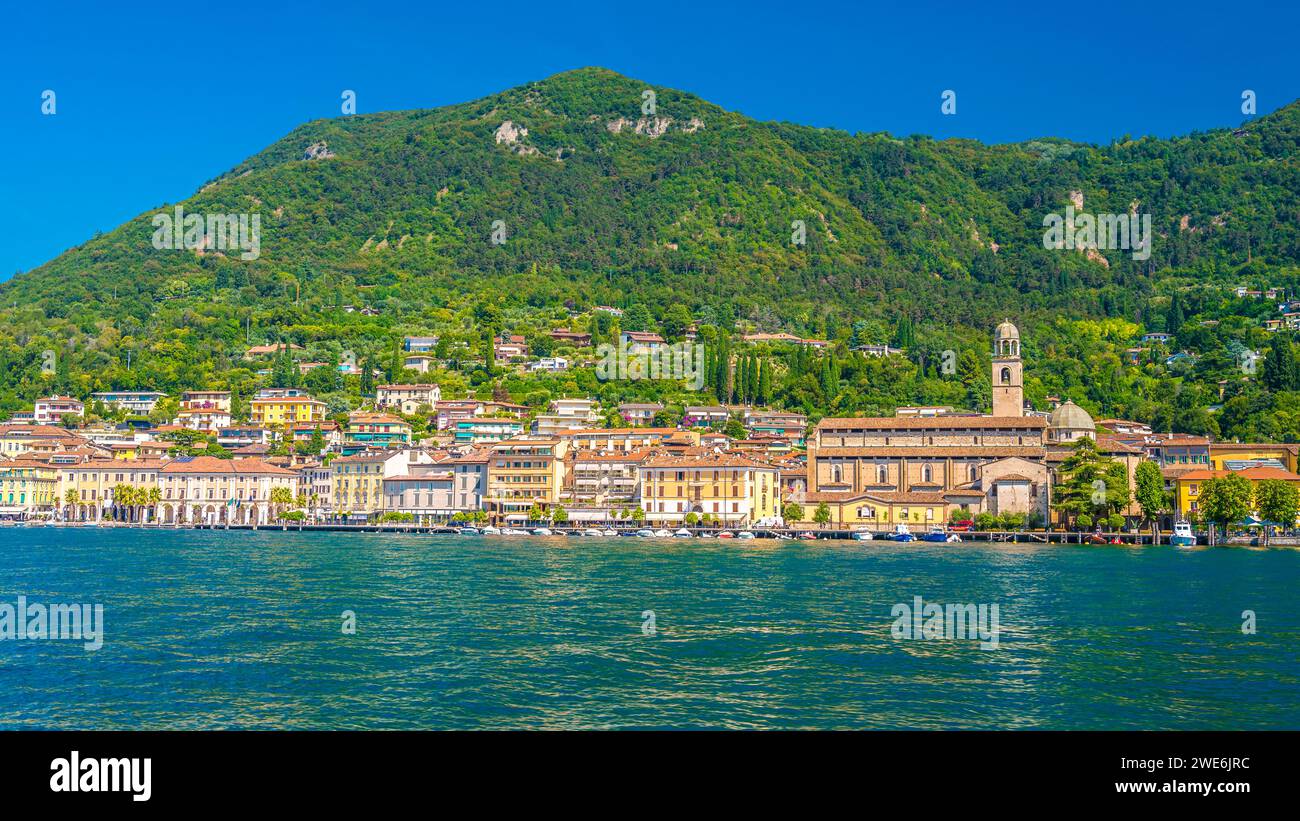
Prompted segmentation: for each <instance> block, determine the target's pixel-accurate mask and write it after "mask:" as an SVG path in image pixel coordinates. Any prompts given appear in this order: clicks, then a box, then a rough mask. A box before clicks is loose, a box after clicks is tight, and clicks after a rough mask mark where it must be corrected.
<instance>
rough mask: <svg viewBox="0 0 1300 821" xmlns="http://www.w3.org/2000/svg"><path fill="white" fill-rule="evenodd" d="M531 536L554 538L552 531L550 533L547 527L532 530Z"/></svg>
mask: <svg viewBox="0 0 1300 821" xmlns="http://www.w3.org/2000/svg"><path fill="white" fill-rule="evenodd" d="M533 535H534V536H554V535H555V533H554V531H552V530H551V529H550V528H549V527H537V528H533Z"/></svg>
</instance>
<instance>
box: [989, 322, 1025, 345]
mask: <svg viewBox="0 0 1300 821" xmlns="http://www.w3.org/2000/svg"><path fill="white" fill-rule="evenodd" d="M1019 338H1020V329H1019V328H1017V327H1016V326H1015V325H1012V324H1011V320H1009V319H1006V320H1003V322H1002V324H1001V325H999V326H998V328H997V330H996V331H994V332H993V340H994V341H995V342H997V341H1000V340H1003V339H1019Z"/></svg>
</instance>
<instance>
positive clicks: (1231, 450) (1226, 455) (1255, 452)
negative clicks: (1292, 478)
mask: <svg viewBox="0 0 1300 821" xmlns="http://www.w3.org/2000/svg"><path fill="white" fill-rule="evenodd" d="M1297 455H1300V445H1296V444H1290V445H1253V444H1247V443H1237V442H1211V443H1210V467H1211V468H1213V469H1214V470H1228V466H1227V465H1226V464H1225V463H1226V462H1252V461H1260V460H1265V459H1275V460H1277V461H1278V462H1280V463H1281V464H1282V467H1284V468H1286V469H1287V470H1289V471H1291V472H1292V473H1297V472H1300V470H1297V468H1300V465H1298V464H1297Z"/></svg>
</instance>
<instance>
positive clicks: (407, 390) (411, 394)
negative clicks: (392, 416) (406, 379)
mask: <svg viewBox="0 0 1300 821" xmlns="http://www.w3.org/2000/svg"><path fill="white" fill-rule="evenodd" d="M439 399H442V388H440V387H439V386H437V385H434V384H432V383H430V384H420V385H380V386H379V387H378V388H376V389H375V408H376V409H377V410H384V409H387V408H395V409H397V410H399V411H401V412H402V413H405V414H408V415H410V414H413V413H415V412H416V411H418V410H419V409H420V408H422V407H428V408H430V409H432V408H433V406H434V403H435V402H437V401H438V400H439Z"/></svg>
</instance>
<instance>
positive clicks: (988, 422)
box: [817, 416, 1047, 430]
mask: <svg viewBox="0 0 1300 821" xmlns="http://www.w3.org/2000/svg"><path fill="white" fill-rule="evenodd" d="M1045 427H1047V420H1046V419H1044V418H1043V417H1041V416H902V417H900V416H864V417H827V418H825V419H823V420H822V421H820V422H818V423H817V430H859V429H861V430H899V429H911V430H963V429H966V428H971V429H975V428H978V429H981V430H988V429H993V430H997V429H1002V428H1016V429H1019V428H1027V429H1034V430H1037V429H1040V428H1045Z"/></svg>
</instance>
